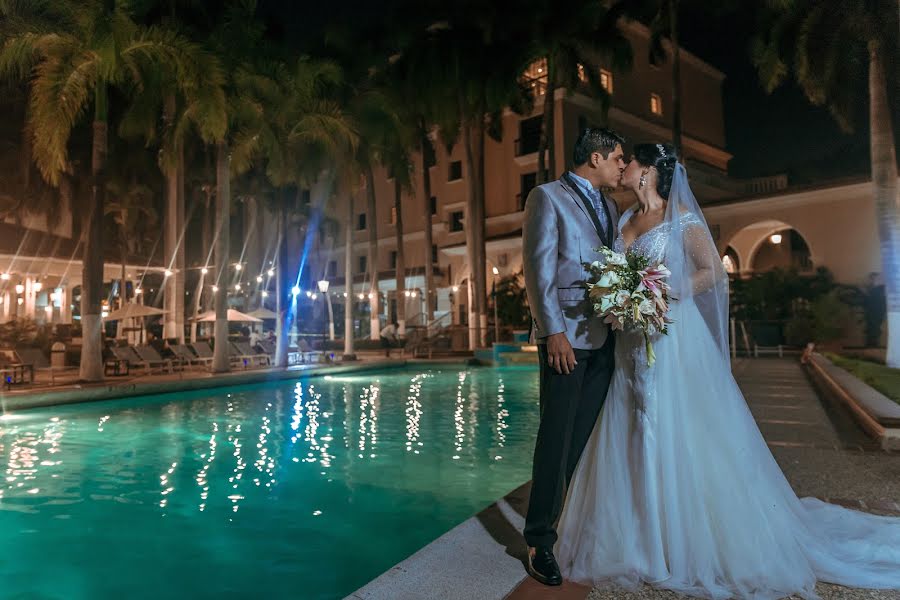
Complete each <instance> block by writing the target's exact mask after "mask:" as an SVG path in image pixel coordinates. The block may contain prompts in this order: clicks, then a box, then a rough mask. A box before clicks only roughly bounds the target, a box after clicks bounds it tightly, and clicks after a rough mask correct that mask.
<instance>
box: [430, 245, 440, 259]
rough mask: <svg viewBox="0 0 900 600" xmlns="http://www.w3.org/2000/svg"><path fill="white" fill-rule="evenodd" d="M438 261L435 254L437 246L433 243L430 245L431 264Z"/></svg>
mask: <svg viewBox="0 0 900 600" xmlns="http://www.w3.org/2000/svg"><path fill="white" fill-rule="evenodd" d="M437 261H438V254H437V246H436V245H435V244H432V245H431V264H434V263H436V262H437Z"/></svg>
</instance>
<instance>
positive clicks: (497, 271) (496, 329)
mask: <svg viewBox="0 0 900 600" xmlns="http://www.w3.org/2000/svg"><path fill="white" fill-rule="evenodd" d="M492 271H493V272H494V282H493V283H492V284H491V295H492V296H494V343H495V344H498V343H500V317H499V313H498V311H497V276H499V275H500V269H498V268H497V267H496V266H495V267H494V268H493V269H492Z"/></svg>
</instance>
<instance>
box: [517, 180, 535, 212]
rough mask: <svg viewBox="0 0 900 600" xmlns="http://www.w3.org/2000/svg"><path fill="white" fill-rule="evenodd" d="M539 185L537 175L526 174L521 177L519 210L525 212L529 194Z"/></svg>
mask: <svg viewBox="0 0 900 600" xmlns="http://www.w3.org/2000/svg"><path fill="white" fill-rule="evenodd" d="M536 185H537V173H525V174H524V175H522V177H521V188H520V190H521V191H520V192H519V210H525V201H526V200H527V199H528V194H529V193H530V192H531V190H532V189H534V186H536Z"/></svg>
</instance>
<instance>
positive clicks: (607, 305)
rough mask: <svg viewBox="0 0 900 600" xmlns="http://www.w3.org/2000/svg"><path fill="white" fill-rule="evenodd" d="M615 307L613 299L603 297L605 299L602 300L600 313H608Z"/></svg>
mask: <svg viewBox="0 0 900 600" xmlns="http://www.w3.org/2000/svg"><path fill="white" fill-rule="evenodd" d="M613 306H615V305H614V304H613V301H612V298H610V297H609V296H603V298H601V300H600V312H606V311H608V310H609V309H611V308H612V307H613Z"/></svg>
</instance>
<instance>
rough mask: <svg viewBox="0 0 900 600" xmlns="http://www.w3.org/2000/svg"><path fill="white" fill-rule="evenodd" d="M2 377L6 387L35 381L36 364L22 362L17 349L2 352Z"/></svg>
mask: <svg viewBox="0 0 900 600" xmlns="http://www.w3.org/2000/svg"><path fill="white" fill-rule="evenodd" d="M0 377H2V378H3V385H4V386H5V387H6V389H9V388H10V386H12V385H14V384H26V383H34V365H33V364H31V363H25V362H22V360H21V359H20V358H19V357H18V356H17V355H16V351H15V350H4V351H2V352H0Z"/></svg>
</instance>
